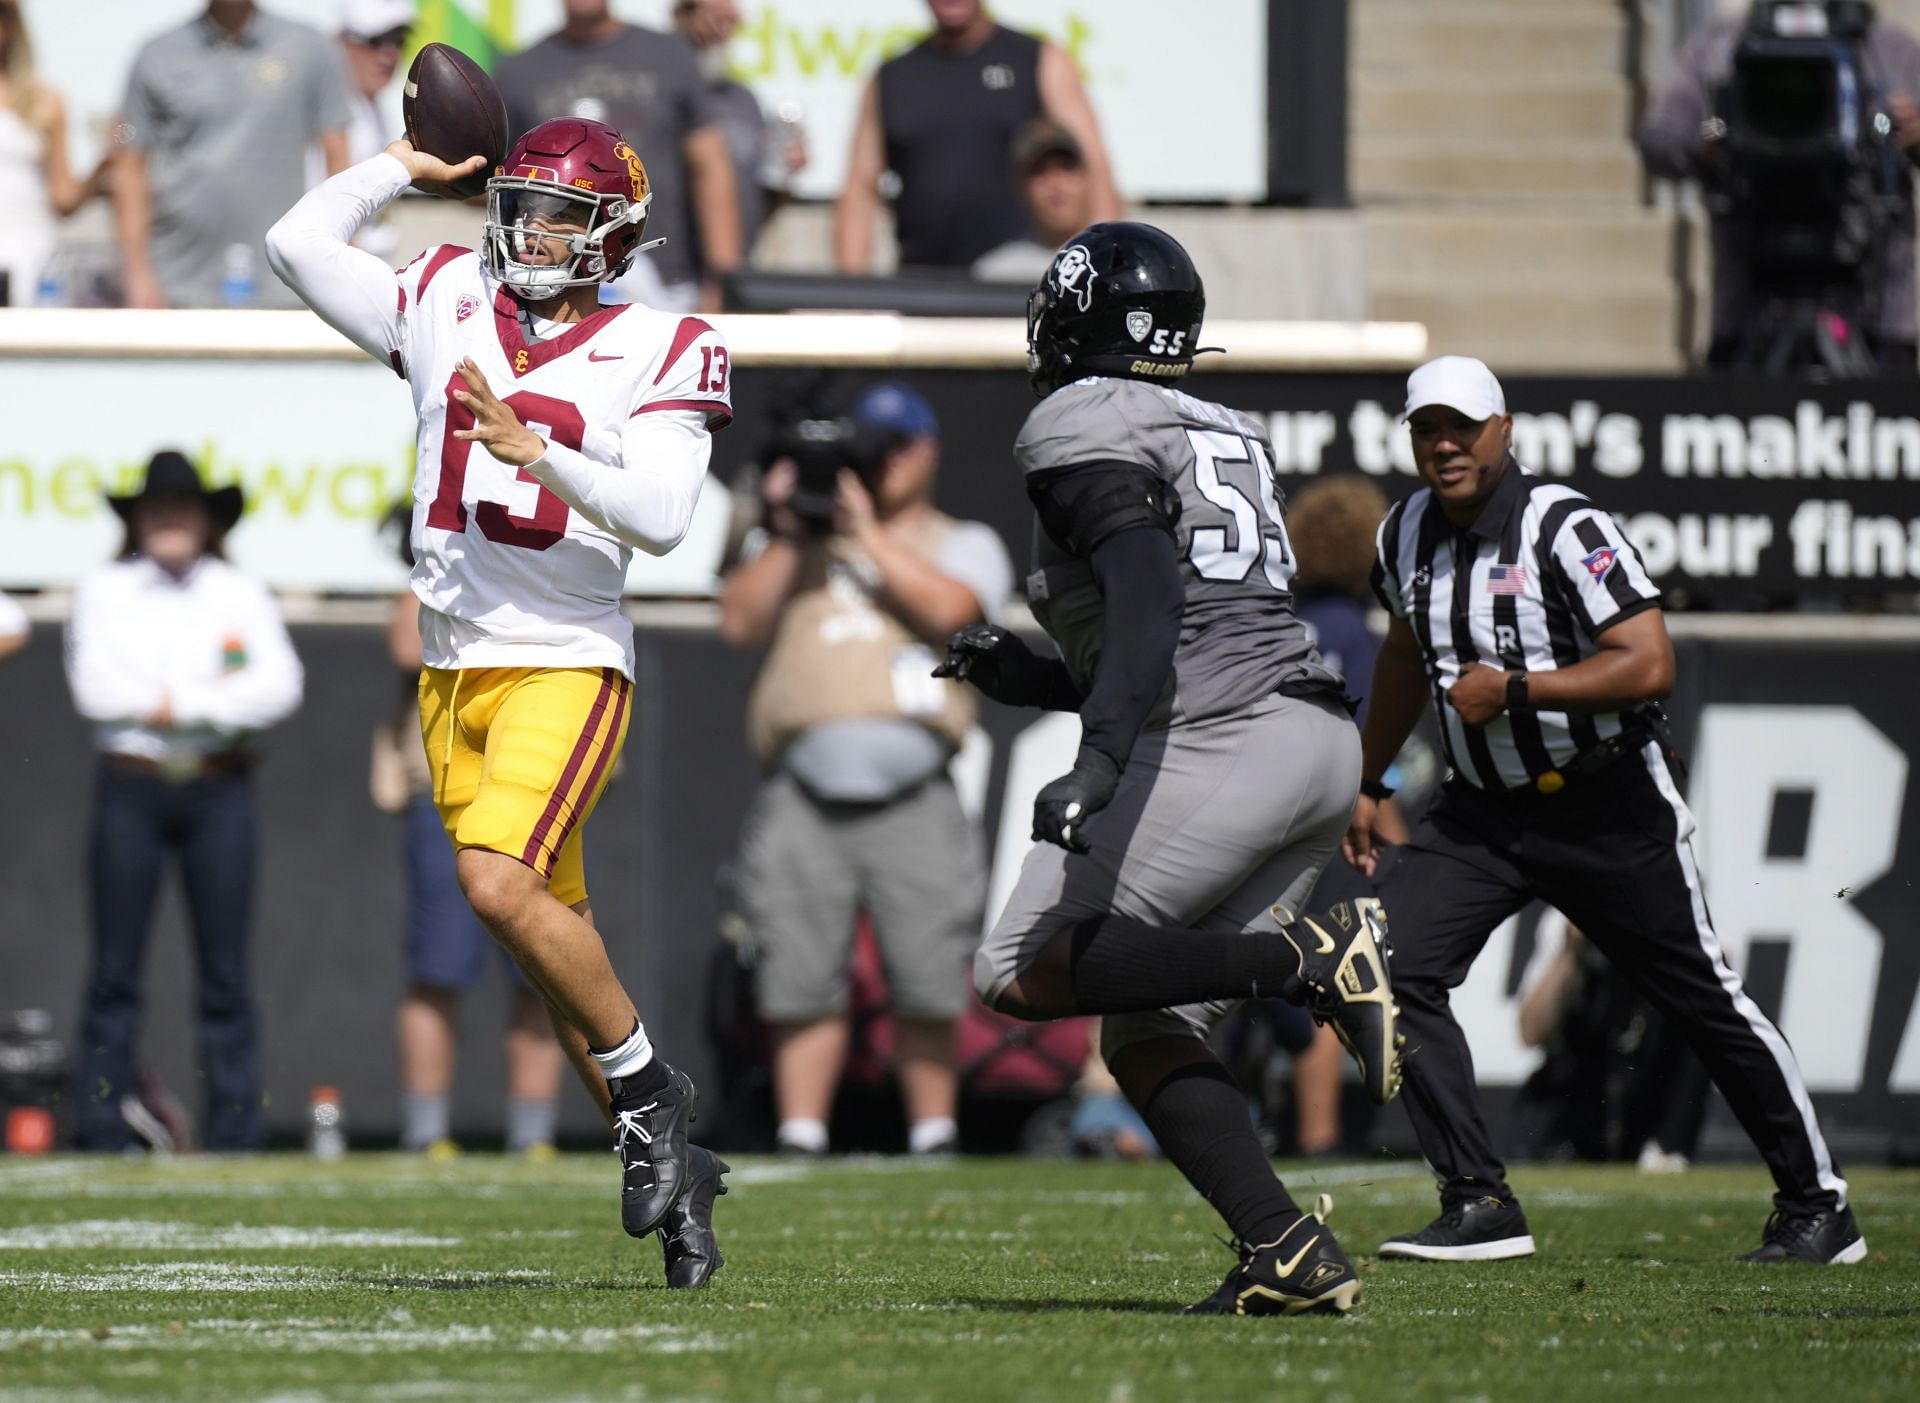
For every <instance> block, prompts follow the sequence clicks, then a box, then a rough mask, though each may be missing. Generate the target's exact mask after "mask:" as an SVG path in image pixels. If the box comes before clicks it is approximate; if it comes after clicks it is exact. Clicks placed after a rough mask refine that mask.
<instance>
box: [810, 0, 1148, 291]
mask: <svg viewBox="0 0 1920 1403" xmlns="http://www.w3.org/2000/svg"><path fill="white" fill-rule="evenodd" d="M927 8H928V9H929V10H930V11H931V12H932V14H933V22H934V30H933V33H932V34H931V35H929V36H928V37H927V38H926V40H925V41H923V42H922V43H920V44H918V45H916V46H915V47H914V48H911V49H909V50H908V51H907V52H906V53H904V54H901V55H900V56H899V57H898V58H894V59H889V60H888V61H887V62H885V63H883V64H881V65H880V70H879V72H877V73H876V74H874V76H873V78H872V79H871V80H869V81H868V83H867V88H866V92H865V93H864V95H863V96H862V97H861V99H860V115H859V118H858V120H857V123H856V125H855V127H854V134H853V150H852V154H851V156H850V157H849V159H848V162H847V183H846V187H845V188H844V189H843V190H842V191H841V193H840V203H839V207H838V209H837V210H836V211H835V217H834V249H835V253H836V255H837V256H838V258H839V263H840V269H841V271H842V272H845V273H870V272H872V271H873V265H874V258H873V228H874V219H875V216H876V215H878V214H879V212H880V203H881V200H880V181H881V177H882V176H883V175H884V174H885V173H886V172H888V171H891V172H892V173H893V175H894V177H895V178H896V179H897V180H898V181H899V193H898V194H897V195H895V196H894V198H893V217H894V232H895V236H896V238H897V240H898V242H899V246H900V264H901V266H902V267H908V268H914V267H919V268H967V267H969V266H971V265H972V263H973V261H974V260H975V259H976V258H979V257H980V256H981V255H982V254H984V253H987V252H988V251H990V250H992V249H996V248H998V247H1000V245H1002V244H1004V243H1007V242H1009V241H1011V240H1014V239H1020V238H1025V237H1028V236H1029V235H1030V233H1031V232H1032V231H1031V229H1030V228H1029V224H1030V218H1029V214H1028V210H1027V208H1026V206H1025V205H1023V204H1022V203H1021V199H1020V190H1019V184H1018V181H1017V180H1016V179H1015V175H1014V165H1013V159H1012V157H1013V150H1014V143H1015V141H1016V139H1017V138H1018V137H1019V135H1020V133H1021V132H1023V131H1025V130H1026V129H1027V128H1028V127H1030V126H1031V125H1032V123H1033V122H1034V120H1035V119H1036V118H1038V117H1041V116H1045V117H1047V118H1048V119H1050V120H1051V121H1053V122H1054V123H1056V124H1058V125H1059V126H1061V127H1064V128H1065V129H1066V130H1067V131H1068V132H1070V133H1072V135H1073V138H1074V140H1075V141H1076V142H1078V143H1079V146H1080V150H1081V152H1082V154H1083V157H1084V159H1085V162H1086V166H1087V175H1088V180H1089V183H1090V184H1091V185H1092V187H1093V197H1092V204H1091V208H1090V211H1089V213H1090V216H1091V219H1093V220H1099V219H1117V218H1119V216H1120V195H1119V192H1118V191H1116V190H1115V189H1114V184H1113V175H1112V173H1111V170H1110V169H1109V167H1108V164H1107V153H1106V148H1105V147H1104V146H1102V145H1101V142H1100V128H1099V124H1098V122H1097V121H1096V120H1095V118H1094V115H1093V105H1092V104H1091V103H1090V102H1088V100H1087V93H1086V89H1085V88H1084V87H1083V86H1082V85H1081V82H1080V75H1079V73H1078V72H1076V71H1075V69H1074V66H1073V60H1072V59H1071V58H1069V57H1068V56H1067V52H1066V50H1064V49H1062V48H1060V47H1059V46H1058V45H1057V44H1052V43H1048V42H1046V41H1044V40H1041V39H1038V38H1035V37H1034V36H1032V35H1030V34H1022V33H1020V32H1018V31H1017V30H1012V29H1007V28H1004V27H1002V26H1001V25H998V24H995V23H994V22H993V19H992V18H991V17H990V16H989V15H988V14H987V12H986V6H985V5H984V4H983V3H982V0H927Z"/></svg>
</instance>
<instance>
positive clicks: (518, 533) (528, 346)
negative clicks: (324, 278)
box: [393, 246, 732, 676]
mask: <svg viewBox="0 0 1920 1403" xmlns="http://www.w3.org/2000/svg"><path fill="white" fill-rule="evenodd" d="M399 297H400V298H401V299H402V301H403V303H404V306H403V309H402V311H401V314H400V336H399V344H398V345H397V346H396V347H395V348H394V352H393V356H394V359H395V363H396V368H397V369H399V370H400V372H401V373H402V374H403V375H405V376H406V378H407V381H408V383H409V384H410V385H411V387H412V389H413V402H414V407H415V409H416V410H417V411H418V413H419V416H420V437H419V453H418V458H417V460H416V466H415V470H414V486H413V496H414V509H413V552H414V560H415V562H416V563H415V566H414V572H413V590H414V593H415V594H417V595H419V596H420V602H421V603H423V604H425V605H426V606H427V610H426V612H425V613H423V614H422V616H421V626H420V638H421V645H422V647H423V649H424V657H425V661H426V663H427V665H428V666H429V667H446V668H466V667H601V666H613V667H618V668H621V669H622V670H623V671H625V672H626V673H627V675H628V676H632V671H633V629H632V626H631V625H630V624H629V623H628V622H627V620H626V618H625V617H624V616H623V615H622V614H621V612H620V598H621V593H622V590H623V587H624V585H625V582H626V575H627V564H628V562H629V561H630V560H631V559H632V555H633V549H632V547H631V546H630V545H629V544H628V543H627V542H626V541H624V540H622V539H620V538H619V537H618V536H616V535H615V534H614V533H613V532H612V531H610V530H608V529H606V528H605V527H604V526H601V525H598V524H596V523H595V522H594V521H593V520H592V519H590V517H589V516H587V515H586V514H583V513H582V512H580V511H577V510H575V509H574V508H573V507H572V506H570V505H569V504H568V503H567V502H566V501H565V500H563V499H562V498H561V497H560V496H559V495H558V494H557V493H556V492H555V491H554V489H553V488H552V487H550V486H548V485H547V484H546V483H544V482H542V481H541V480H540V477H539V476H537V475H536V473H537V472H538V468H537V467H536V469H534V470H533V471H530V470H528V469H527V468H515V467H513V466H512V465H510V464H505V463H501V462H500V461H498V460H497V459H495V458H494V457H493V455H492V454H490V453H488V452H487V451H486V449H485V448H484V447H482V446H480V445H479V444H476V443H473V442H471V441H470V440H467V439H461V438H457V437H455V434H456V433H457V432H459V431H461V430H465V429H470V428H472V427H473V422H474V416H473V412H472V411H471V410H470V409H469V408H468V407H467V406H466V405H464V404H461V403H460V402H459V401H458V400H456V399H454V398H453V392H454V391H455V390H456V389H464V388H465V387H466V382H465V381H464V380H463V379H462V378H461V376H460V371H459V366H460V363H461V361H462V360H464V359H467V358H469V357H470V358H471V359H472V360H473V361H474V363H475V364H477V365H478V366H479V367H480V371H481V373H482V374H483V375H485V376H486V378H487V383H488V385H489V387H490V388H491V389H492V391H493V393H494V394H495V395H497V396H498V397H499V398H500V399H501V400H502V401H503V402H504V403H505V404H506V405H507V407H508V408H510V409H512V410H513V412H514V414H515V415H516V416H517V417H518V418H519V420H520V422H521V423H523V424H525V425H526V426H527V427H528V428H530V429H532V430H533V432H534V433H536V434H538V435H540V437H541V438H543V439H545V440H547V442H548V444H549V450H548V454H549V456H550V457H558V456H560V455H561V454H564V453H566V452H574V453H579V454H582V455H584V456H585V457H586V458H588V459H590V460H592V461H593V462H596V463H600V464H604V465H607V466H610V467H617V468H619V469H620V470H621V471H622V472H623V473H626V474H640V475H642V476H647V475H652V476H657V477H661V478H662V479H664V480H666V481H668V482H670V481H672V480H673V479H675V478H684V477H685V476H686V475H687V474H688V473H689V472H692V473H693V474H694V475H695V476H696V478H697V477H698V476H701V475H704V473H705V471H706V466H707V460H708V457H709V455H710V453H711V446H712V438H711V433H712V431H714V430H716V429H718V428H720V427H722V426H724V425H725V424H726V423H727V422H728V421H729V420H730V419H731V418H732V409H731V406H730V404H729V399H728V393H729V390H730V388H731V379H732V373H731V367H730V365H729V363H728V356H727V348H726V344H725V342H724V341H722V339H721V337H720V335H719V333H718V332H716V331H715V330H714V329H713V328H712V327H711V326H709V325H708V324H707V323H706V322H704V321H702V320H700V318H698V317H688V316H681V315H678V314H669V313H664V312H656V311H653V310H651V309H650V308H646V307H639V306H634V305H624V306H612V307H603V308H601V309H600V310H599V311H598V312H596V313H595V314H594V315H592V316H590V317H588V318H587V319H586V320H585V321H581V322H576V323H573V324H571V325H567V326H555V325H554V324H552V323H542V322H539V321H537V320H534V319H532V318H531V317H530V316H529V307H525V306H523V305H522V304H521V303H520V302H519V301H518V300H517V299H515V298H514V297H513V296H512V295H511V294H510V293H508V292H507V291H506V290H505V289H504V288H501V287H499V286H497V285H495V284H493V283H492V282H491V281H490V280H489V279H488V277H487V276H486V274H485V272H484V271H483V270H482V268H481V266H480V260H479V258H478V257H477V256H476V255H475V254H474V253H473V252H471V251H470V250H467V249H462V248H454V247H451V246H445V247H441V248H436V249H430V250H428V251H427V252H426V253H424V254H422V255H421V256H420V258H419V259H417V260H416V261H415V262H414V263H413V264H411V265H410V266H409V267H408V268H407V269H405V270H404V271H403V272H402V274H401V275H400V278H399ZM538 306H539V304H537V303H535V304H530V307H531V308H532V309H537V308H538ZM541 333H545V334H541ZM696 490H697V488H696ZM589 505H590V504H589Z"/></svg>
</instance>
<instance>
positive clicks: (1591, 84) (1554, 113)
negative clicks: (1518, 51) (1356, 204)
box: [1349, 73, 1629, 142]
mask: <svg viewBox="0 0 1920 1403" xmlns="http://www.w3.org/2000/svg"><path fill="white" fill-rule="evenodd" d="M1349 106H1350V109H1351V111H1350V116H1351V121H1352V130H1353V132H1354V134H1355V135H1356V136H1359V135H1380V136H1423V135H1426V136H1440V135H1445V136H1448V137H1465V138H1481V139H1485V138H1500V139H1504V140H1507V141H1516V142H1531V141H1535V140H1549V141H1553V140H1565V139H1569V138H1573V139H1578V138H1590V139H1595V140H1604V139H1612V140H1621V139H1624V138H1625V136H1626V135H1627V132H1628V126H1629V94H1628V92H1627V85H1626V83H1625V81H1624V80H1622V79H1620V78H1617V77H1611V76H1596V77H1590V78H1565V79H1557V80H1555V81H1554V82H1551V83H1533V82H1522V83H1517V84H1496V85H1493V86H1491V87H1489V88H1487V89H1486V90H1485V91H1482V92H1478V93H1472V94H1463V93H1462V92H1461V91H1460V88H1459V85H1458V84H1456V83H1453V82H1450V81H1448V80H1447V79H1446V78H1444V77H1435V76H1432V75H1427V74H1410V75H1400V74H1381V73H1372V74H1367V75H1366V76H1365V77H1364V79H1361V80H1357V81H1355V83H1354V84H1353V90H1352V101H1351V103H1350V104H1349Z"/></svg>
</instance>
